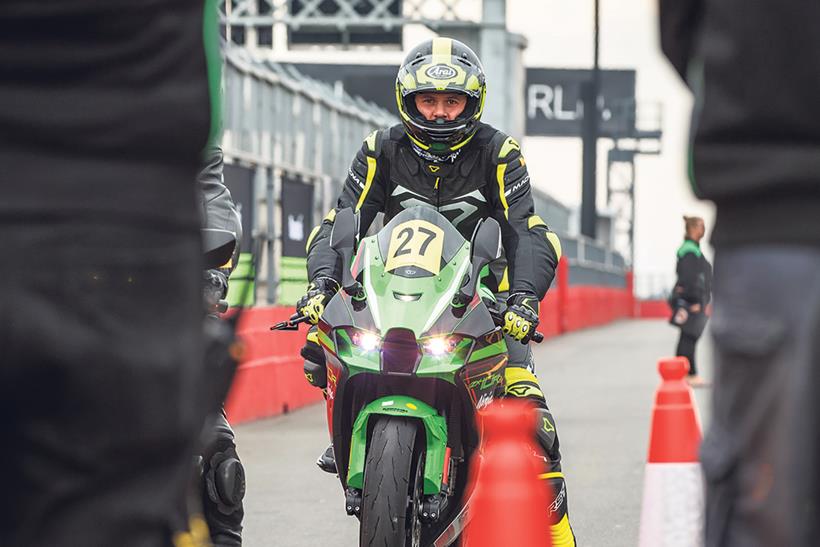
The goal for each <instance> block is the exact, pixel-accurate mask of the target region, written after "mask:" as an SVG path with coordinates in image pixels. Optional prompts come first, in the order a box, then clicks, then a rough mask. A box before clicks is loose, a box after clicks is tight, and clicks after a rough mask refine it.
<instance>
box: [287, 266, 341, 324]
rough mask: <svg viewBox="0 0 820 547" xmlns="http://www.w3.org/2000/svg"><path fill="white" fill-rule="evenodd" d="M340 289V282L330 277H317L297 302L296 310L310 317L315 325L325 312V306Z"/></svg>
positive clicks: (310, 320) (309, 319)
mask: <svg viewBox="0 0 820 547" xmlns="http://www.w3.org/2000/svg"><path fill="white" fill-rule="evenodd" d="M338 290H339V283H337V282H336V280H335V279H331V278H330V277H317V278H316V279H314V280H313V281H312V282H311V283H310V285H308V292H307V294H306V295H305V296H303V297H302V298H300V299H299V301H298V302H297V303H296V311H298V312H299V314H300V315H304V316H305V317H307V318H308V321H309V322H310V323H311V324H312V325H315V324H316V323H318V322H319V318H320V317H321V316H322V314H323V313H324V312H325V306H326V305H327V303H328V302H329V301H330V299H331V298H333V295H334V294H336V292H337V291H338Z"/></svg>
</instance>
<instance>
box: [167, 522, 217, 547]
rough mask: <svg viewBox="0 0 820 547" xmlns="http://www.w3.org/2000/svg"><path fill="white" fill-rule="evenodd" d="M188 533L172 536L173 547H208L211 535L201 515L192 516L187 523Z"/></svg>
mask: <svg viewBox="0 0 820 547" xmlns="http://www.w3.org/2000/svg"><path fill="white" fill-rule="evenodd" d="M188 528H189V531H187V532H178V533H176V534H174V539H173V542H174V547H210V545H211V534H210V532H209V531H208V524H206V522H205V519H204V518H203V517H202V516H201V515H194V516H192V517H191V518H190V519H189V521H188Z"/></svg>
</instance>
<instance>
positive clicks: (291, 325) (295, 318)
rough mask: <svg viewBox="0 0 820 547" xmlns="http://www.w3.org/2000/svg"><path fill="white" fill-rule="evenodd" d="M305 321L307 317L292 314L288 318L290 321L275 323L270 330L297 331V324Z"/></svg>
mask: <svg viewBox="0 0 820 547" xmlns="http://www.w3.org/2000/svg"><path fill="white" fill-rule="evenodd" d="M307 320H308V317H307V315H299V314H298V313H294V314H293V315H291V316H290V319H288V320H287V321H282V322H281V323H276V324H275V325H274V326H272V327H271V328H270V330H299V324H300V323H304V322H306V321H307Z"/></svg>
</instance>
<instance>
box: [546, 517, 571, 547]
mask: <svg viewBox="0 0 820 547" xmlns="http://www.w3.org/2000/svg"><path fill="white" fill-rule="evenodd" d="M550 532H552V547H575V536H573V535H572V528H570V527H569V517H567V515H564V517H563V518H562V519H561V520H560V521H559V522H558V524H553V525H552V526H550Z"/></svg>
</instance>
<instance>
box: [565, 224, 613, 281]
mask: <svg viewBox="0 0 820 547" xmlns="http://www.w3.org/2000/svg"><path fill="white" fill-rule="evenodd" d="M561 247H562V249H563V252H564V256H565V257H566V258H567V262H569V283H570V285H598V286H603V287H615V288H625V287H626V271H627V268H626V264H625V262H624V257H623V256H621V255H620V254H619V253H617V252H615V251H614V250H612V249H611V248H608V247H605V246H604V245H601V244H600V243H598V242H597V241H593V240H591V239H589V238H587V237H584V236H574V237H562V238H561Z"/></svg>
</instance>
